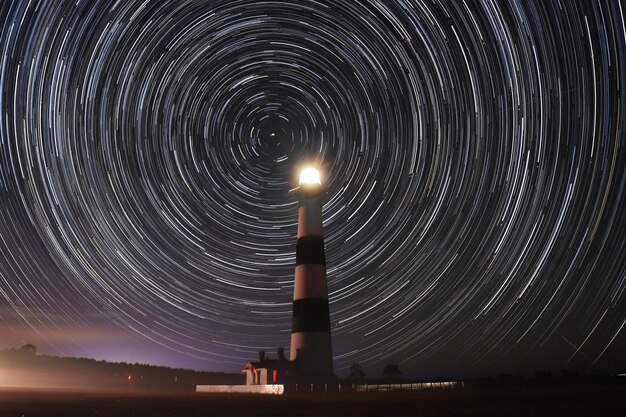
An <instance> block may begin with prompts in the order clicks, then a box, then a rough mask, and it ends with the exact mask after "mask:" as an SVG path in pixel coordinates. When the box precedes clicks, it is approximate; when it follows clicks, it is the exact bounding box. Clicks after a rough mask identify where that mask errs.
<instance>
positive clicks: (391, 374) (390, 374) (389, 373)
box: [383, 363, 402, 381]
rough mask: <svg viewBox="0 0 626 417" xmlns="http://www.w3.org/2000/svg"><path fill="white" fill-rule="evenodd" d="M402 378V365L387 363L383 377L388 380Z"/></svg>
mask: <svg viewBox="0 0 626 417" xmlns="http://www.w3.org/2000/svg"><path fill="white" fill-rule="evenodd" d="M401 378H402V372H401V371H400V367H399V366H398V365H395V364H393V363H390V364H387V365H385V368H384V369H383V379H386V380H388V381H397V380H399V379H401Z"/></svg>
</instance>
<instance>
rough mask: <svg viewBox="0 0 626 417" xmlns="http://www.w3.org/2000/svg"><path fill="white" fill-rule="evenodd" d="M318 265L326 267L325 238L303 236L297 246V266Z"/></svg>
mask: <svg viewBox="0 0 626 417" xmlns="http://www.w3.org/2000/svg"><path fill="white" fill-rule="evenodd" d="M306 264H317V265H324V266H326V255H325V254H324V238H323V237H322V236H302V237H301V238H299V239H298V243H297V244H296V265H306Z"/></svg>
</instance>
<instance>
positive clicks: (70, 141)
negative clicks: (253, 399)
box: [0, 0, 626, 376]
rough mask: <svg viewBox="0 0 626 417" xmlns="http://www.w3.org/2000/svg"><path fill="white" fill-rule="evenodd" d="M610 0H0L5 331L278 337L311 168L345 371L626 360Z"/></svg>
mask: <svg viewBox="0 0 626 417" xmlns="http://www.w3.org/2000/svg"><path fill="white" fill-rule="evenodd" d="M624 9H625V8H624V6H623V5H622V3H621V2H620V1H616V0H599V1H591V0H589V1H575V0H562V1H556V0H555V1H543V0H536V1H527V0H523V1H522V0H511V1H510V2H504V1H490V0H484V1H466V2H461V1H458V2H457V1H435V0H432V1H419V0H397V1H391V0H386V1H382V0H360V1H354V0H342V1H338V0H336V1H325V0H320V1H312V0H311V1H306V0H298V1H295V0H294V1H276V2H269V1H246V0H228V1H191V0H182V1H147V0H145V1H132V0H125V1H117V2H113V1H95V0H93V1H86V0H83V1H78V0H77V1H57V0H49V1H46V0H41V1H3V2H2V5H1V6H0V25H1V26H2V32H1V37H0V50H1V51H0V60H1V61H0V62H1V67H0V108H1V120H0V210H1V212H0V348H9V347H19V346H20V345H21V344H23V343H34V344H35V345H37V347H38V348H39V351H40V352H42V353H46V354H52V355H63V356H66V355H71V356H87V357H94V358H98V359H107V360H116V361H127V362H147V363H153V364H165V365H171V366H180V367H192V368H196V369H207V370H219V371H229V372H239V371H240V369H241V367H242V366H243V364H244V363H245V362H246V361H247V360H250V359H253V358H255V357H256V352H257V350H259V349H265V350H267V351H269V352H272V353H273V351H274V349H275V348H276V347H278V346H285V347H286V348H287V349H288V347H289V336H290V332H291V306H292V292H293V273H294V267H295V247H296V225H297V208H298V201H297V198H296V196H295V195H294V194H293V193H290V192H289V190H290V189H292V188H294V187H295V186H297V174H298V170H299V169H300V168H301V167H302V166H305V165H306V164H312V165H314V166H317V167H319V168H320V169H321V171H322V175H323V177H322V181H323V182H324V184H325V186H326V187H327V190H328V196H327V200H326V203H325V205H324V227H325V242H326V252H327V254H326V259H327V267H328V280H329V292H330V294H329V296H330V311H331V327H332V335H333V349H334V355H335V371H336V373H337V374H338V375H340V376H344V375H346V373H347V368H348V367H349V366H350V364H352V363H354V362H359V363H361V365H362V366H363V368H364V370H365V371H366V374H367V375H368V376H378V375H380V372H381V369H382V368H383V366H384V365H385V364H388V363H396V364H398V365H399V366H400V369H401V370H402V371H403V372H404V374H405V375H415V376H427V375H431V376H437V375H444V374H447V375H472V374H484V373H493V374H495V373H499V372H528V373H532V372H533V370H535V369H556V370H558V369H562V368H566V369H571V370H579V371H581V372H584V373H599V372H618V371H619V372H623V371H624V370H625V369H626V328H625V327H626V195H625V193H626V149H625V148H626V134H625V129H624V121H625V120H626V106H625V105H624V102H623V100H622V96H623V92H622V90H623V88H624V84H625V83H626V26H625V25H626V23H625V20H626V19H625V12H626V10H624Z"/></svg>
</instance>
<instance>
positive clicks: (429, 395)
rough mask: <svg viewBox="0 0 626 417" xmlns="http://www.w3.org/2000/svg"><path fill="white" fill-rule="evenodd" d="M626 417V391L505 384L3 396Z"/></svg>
mask: <svg viewBox="0 0 626 417" xmlns="http://www.w3.org/2000/svg"><path fill="white" fill-rule="evenodd" d="M625 415H626V385H566V386H563V385H561V386H508V387H504V386H500V387H493V386H491V387H474V388H471V387H470V388H465V389H455V390H425V391H419V392H390V393H350V394H347V393H341V394H337V393H335V394H327V395H320V396H312V395H308V396H307V395H286V396H282V397H281V396H259V395H257V396H255V395H213V394H196V393H192V392H187V393H171V392H170V393H168V392H95V391H78V390H75V391H44V390H36V389H29V390H17V389H2V390H0V417H9V416H11V417H14V416H16V417H21V416H23V417H37V416H42V417H43V416H45V417H60V416H63V417H72V416H81V417H90V416H93V417H96V416H97V417H107V416H111V417H113V416H115V417H126V416H142V417H156V416H161V417H168V416H172V417H173V416H181V417H183V416H184V417H193V416H220V417H235V416H237V417H248V416H250V417H252V416H278V417H282V416H297V417H300V416H319V417H322V416H348V417H367V416H394V417H402V416H424V417H426V416H439V417H447V416H481V417H490V416H494V417H495V416H550V417H553V416H567V417H575V416H593V417H596V416H602V417H611V416H615V417H618V416H619V417H623V416H625Z"/></svg>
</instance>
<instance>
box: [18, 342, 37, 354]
mask: <svg viewBox="0 0 626 417" xmlns="http://www.w3.org/2000/svg"><path fill="white" fill-rule="evenodd" d="M20 352H23V353H28V354H29V355H36V354H37V346H35V345H33V344H30V343H27V344H25V345H23V346H22V347H21V348H20Z"/></svg>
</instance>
